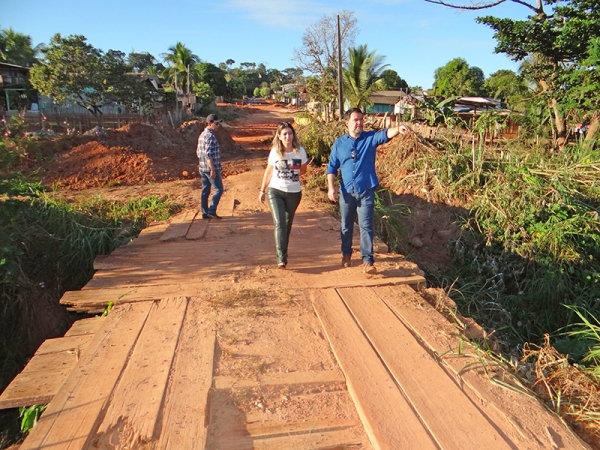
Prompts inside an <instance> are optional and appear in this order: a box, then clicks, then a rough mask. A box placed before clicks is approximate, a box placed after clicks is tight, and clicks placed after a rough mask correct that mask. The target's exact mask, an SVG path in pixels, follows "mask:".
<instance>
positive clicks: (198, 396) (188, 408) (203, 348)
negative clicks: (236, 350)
mask: <svg viewBox="0 0 600 450" xmlns="http://www.w3.org/2000/svg"><path fill="white" fill-rule="evenodd" d="M215 340H216V334H215V331H214V330H213V329H212V325H210V324H202V318H201V317H199V313H198V312H196V309H195V307H194V305H190V306H189V307H188V313H187V315H186V318H185V322H184V324H183V328H182V330H181V337H180V339H179V344H178V346H177V352H176V357H175V361H174V363H173V371H172V376H171V379H170V380H169V386H168V390H167V396H166V398H165V405H164V408H163V420H162V428H161V435H160V438H159V441H158V446H157V447H156V448H159V449H163V450H170V449H172V450H179V449H204V447H205V444H206V436H207V425H208V413H209V411H208V409H209V408H208V405H209V392H210V388H211V385H212V374H213V368H214V367H213V366H214V352H215Z"/></svg>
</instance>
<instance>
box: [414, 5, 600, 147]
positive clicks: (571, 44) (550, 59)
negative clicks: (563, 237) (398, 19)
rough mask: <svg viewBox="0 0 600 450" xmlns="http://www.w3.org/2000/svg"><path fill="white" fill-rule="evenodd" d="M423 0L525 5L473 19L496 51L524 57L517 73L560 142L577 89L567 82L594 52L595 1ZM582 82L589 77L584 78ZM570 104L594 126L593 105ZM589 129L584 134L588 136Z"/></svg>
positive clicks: (599, 21)
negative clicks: (514, 14) (518, 15)
mask: <svg viewBox="0 0 600 450" xmlns="http://www.w3.org/2000/svg"><path fill="white" fill-rule="evenodd" d="M425 1H428V2H430V3H437V4H441V5H445V6H449V7H452V8H458V9H469V10H481V9H487V8H491V7H494V6H496V5H499V4H501V3H505V2H507V1H510V2H512V3H516V4H519V5H521V6H523V7H525V8H527V9H528V10H529V12H530V15H528V16H527V17H526V18H525V19H523V20H514V19H508V18H497V17H494V16H485V17H478V18H477V22H479V23H482V24H484V25H487V26H489V27H490V28H491V29H492V30H494V38H495V39H496V42H497V44H496V48H495V52H496V53H504V54H506V55H507V56H509V57H510V58H512V59H513V60H515V61H520V62H523V61H525V60H526V59H529V62H528V64H525V65H524V66H523V67H524V70H523V75H524V76H525V77H526V79H529V80H531V81H532V82H534V83H535V84H536V86H537V90H538V96H539V98H541V99H544V100H545V101H546V103H547V105H548V107H549V108H550V110H551V111H552V112H553V116H554V130H555V137H556V145H557V146H558V147H559V148H562V147H564V145H565V143H566V139H567V132H568V130H567V124H566V119H565V116H566V115H569V114H571V111H570V110H569V108H574V107H575V103H573V101H572V100H573V95H572V93H571V92H570V91H571V90H573V89H577V88H576V86H575V85H573V83H569V82H568V81H569V79H572V76H573V74H574V73H575V72H577V73H579V74H581V73H582V72H578V71H580V70H581V69H583V68H584V67H588V68H589V67H590V66H589V59H588V58H589V57H590V55H592V54H593V53H594V45H595V44H594V42H595V41H594V40H595V39H596V38H598V37H600V8H598V0H561V1H560V2H558V1H549V0H545V1H542V0H537V1H536V2H535V3H528V2H527V1H525V0H497V1H491V2H484V3H476V4H469V5H461V4H455V3H448V2H445V1H438V0H425ZM545 8H548V11H546V9H545ZM586 61H587V62H586ZM593 70H597V67H594V68H593V69H592V71H593ZM580 80H584V79H580ZM584 81H586V82H592V81H591V79H590V78H585V80H584ZM591 90H593V89H591ZM576 104H577V108H578V111H577V115H584V116H585V115H587V116H590V121H591V122H592V123H591V124H590V125H592V124H593V125H594V126H593V127H592V129H593V128H597V123H595V122H597V121H598V120H599V118H598V115H597V114H594V111H595V109H590V106H591V104H589V103H587V102H577V103H576ZM596 104H597V103H596ZM571 115H572V114H571ZM590 134H591V133H590ZM590 134H588V136H587V138H588V139H594V138H595V136H591V135H590Z"/></svg>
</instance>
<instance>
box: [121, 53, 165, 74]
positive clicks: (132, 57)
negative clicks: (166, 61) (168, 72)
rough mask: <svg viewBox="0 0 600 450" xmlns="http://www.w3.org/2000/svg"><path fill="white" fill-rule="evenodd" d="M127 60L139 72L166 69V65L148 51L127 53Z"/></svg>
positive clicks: (154, 71)
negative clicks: (158, 61)
mask: <svg viewBox="0 0 600 450" xmlns="http://www.w3.org/2000/svg"><path fill="white" fill-rule="evenodd" d="M127 62H128V63H129V64H130V65H131V66H132V67H133V70H134V71H135V72H138V73H156V71H157V70H158V71H163V70H165V66H163V65H162V64H161V63H157V61H156V58H155V57H154V56H153V55H151V54H150V53H148V52H143V53H136V52H131V53H130V54H129V55H127ZM151 71H152V72H151Z"/></svg>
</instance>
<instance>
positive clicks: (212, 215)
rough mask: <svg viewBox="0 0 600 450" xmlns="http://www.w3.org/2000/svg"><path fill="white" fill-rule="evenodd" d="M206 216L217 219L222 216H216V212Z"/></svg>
mask: <svg viewBox="0 0 600 450" xmlns="http://www.w3.org/2000/svg"><path fill="white" fill-rule="evenodd" d="M206 217H208V218H209V219H219V220H221V219H222V217H221V216H217V213H214V214H207V215H206Z"/></svg>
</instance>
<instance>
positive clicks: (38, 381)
mask: <svg viewBox="0 0 600 450" xmlns="http://www.w3.org/2000/svg"><path fill="white" fill-rule="evenodd" d="M82 321H84V322H85V323H84V324H83V326H81V327H79V329H77V328H76V329H75V330H73V331H72V332H74V333H84V332H85V331H84V330H87V331H90V330H93V329H94V328H97V325H98V324H101V323H103V321H102V320H94V321H90V320H89V319H83V320H82ZM72 328H73V327H71V329H72ZM69 331H71V330H69ZM94 332H95V331H94ZM92 338H93V334H74V335H69V336H66V335H65V336H64V337H61V338H55V339H46V340H45V341H44V342H43V343H42V345H40V347H39V348H38V349H37V351H36V352H35V354H34V355H33V357H32V358H31V360H30V361H29V362H28V363H27V365H26V366H25V368H24V369H23V370H22V371H21V373H19V374H18V375H17V376H16V377H15V378H14V379H13V380H12V381H11V383H10V384H9V385H8V386H7V388H6V389H5V390H4V392H2V395H0V409H6V408H16V407H20V406H30V405H40V404H45V403H49V402H50V401H51V400H52V399H53V398H54V396H55V395H56V393H57V392H58V390H59V389H60V387H61V386H62V385H63V383H64V382H65V380H66V379H67V377H68V376H69V374H70V373H71V370H72V369H73V367H75V364H76V363H77V361H79V359H80V357H81V355H82V354H83V352H84V351H85V349H86V348H87V347H88V345H89V343H90V342H91V340H92Z"/></svg>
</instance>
